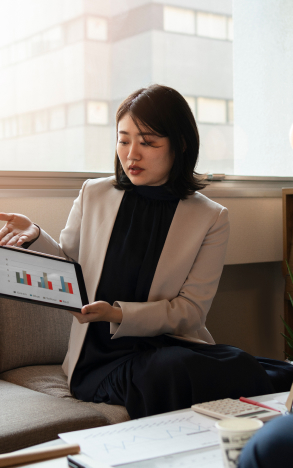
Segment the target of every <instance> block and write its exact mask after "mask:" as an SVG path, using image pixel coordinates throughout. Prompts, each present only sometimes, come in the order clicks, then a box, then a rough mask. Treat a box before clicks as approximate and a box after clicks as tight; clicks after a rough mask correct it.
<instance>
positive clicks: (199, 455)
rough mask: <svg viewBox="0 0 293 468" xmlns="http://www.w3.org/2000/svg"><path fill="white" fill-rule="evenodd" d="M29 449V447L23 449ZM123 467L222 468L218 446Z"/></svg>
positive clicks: (62, 466)
mask: <svg viewBox="0 0 293 468" xmlns="http://www.w3.org/2000/svg"><path fill="white" fill-rule="evenodd" d="M288 394H289V392H285V393H273V394H270V395H262V396H258V397H252V399H254V400H256V401H258V402H260V403H265V402H266V401H269V400H273V399H278V398H282V397H283V398H285V397H287V396H288ZM189 410H190V408H187V409H185V410H179V411H174V412H173V413H182V412H185V411H189ZM152 417H153V416H149V417H148V418H144V420H147V419H150V418H152ZM60 444H63V442H62V441H61V440H60V439H58V440H55V441H50V442H46V443H44V444H40V445H38V446H36V447H51V446H56V445H60ZM25 450H29V449H25ZM83 457H84V458H83V460H84V461H88V464H89V466H90V467H93V468H105V466H107V465H105V464H104V463H99V462H95V463H94V464H93V463H92V460H91V459H90V458H88V457H86V456H83ZM22 466H25V467H26V468H68V464H67V459H66V457H62V458H56V459H54V460H47V461H43V462H37V463H31V464H27V465H22ZM122 466H123V468H178V467H179V466H180V468H189V467H194V466H197V468H223V467H224V465H223V462H222V457H221V453H220V447H219V446H217V447H215V446H214V447H209V448H205V449H200V450H192V451H189V452H184V453H178V454H175V455H168V456H164V457H159V458H153V459H149V460H144V461H140V462H135V463H129V464H124V465H122Z"/></svg>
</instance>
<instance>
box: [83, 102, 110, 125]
mask: <svg viewBox="0 0 293 468" xmlns="http://www.w3.org/2000/svg"><path fill="white" fill-rule="evenodd" d="M87 122H88V123H89V124H92V125H107V123H108V104H107V103H106V102H94V101H90V102H88V104H87Z"/></svg>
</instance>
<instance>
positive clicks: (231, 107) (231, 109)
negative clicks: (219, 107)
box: [228, 101, 234, 124]
mask: <svg viewBox="0 0 293 468" xmlns="http://www.w3.org/2000/svg"><path fill="white" fill-rule="evenodd" d="M228 122H229V123H230V124H233V123H234V101H228Z"/></svg>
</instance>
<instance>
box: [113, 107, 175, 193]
mask: <svg viewBox="0 0 293 468" xmlns="http://www.w3.org/2000/svg"><path fill="white" fill-rule="evenodd" d="M150 145H151V146H150ZM117 154H118V157H119V159H120V162H121V164H122V167H123V169H124V172H125V174H126V175H127V177H128V178H129V179H130V180H131V182H132V183H133V184H134V185H162V184H164V183H165V182H167V180H168V177H169V173H170V170H171V168H172V166H173V162H174V154H173V151H172V150H171V145H170V140H169V138H168V137H160V136H157V135H154V134H153V133H150V130H149V129H147V128H146V127H144V126H143V125H142V124H140V130H139V129H138V128H137V126H136V125H135V123H134V122H133V120H132V118H131V117H130V115H129V114H125V115H124V117H122V119H121V120H120V121H119V123H118V139H117Z"/></svg>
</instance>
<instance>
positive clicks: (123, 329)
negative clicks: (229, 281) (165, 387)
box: [111, 207, 229, 339]
mask: <svg viewBox="0 0 293 468" xmlns="http://www.w3.org/2000/svg"><path fill="white" fill-rule="evenodd" d="M228 237H229V220H228V211H227V209H226V208H224V207H222V210H221V211H220V213H219V215H218V217H217V219H216V221H215V223H214V224H213V226H211V227H210V229H209V230H208V232H207V233H206V235H205V238H204V240H203V242H202V244H201V247H200V249H199V251H198V253H197V255H196V258H195V259H194V262H193V265H192V268H191V269H190V271H189V274H188V276H187V278H186V280H185V282H184V284H182V287H181V290H180V292H179V294H178V296H177V297H174V299H172V300H170V301H168V300H166V299H163V300H159V301H156V302H144V303H138V302H122V301H116V302H115V303H114V306H119V307H121V309H122V313H123V320H122V322H121V324H111V333H114V335H113V337H112V339H116V338H120V337H122V336H156V335H161V334H171V335H177V336H181V337H185V338H186V339H188V338H192V337H198V333H197V332H198V331H199V330H200V329H204V327H205V321H206V316H207V313H208V311H209V309H210V306H211V303H212V300H213V298H214V296H215V294H216V291H217V288H218V284H219V280H220V276H221V273H222V269H223V265H224V259H225V253H226V247H227V242H228Z"/></svg>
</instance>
